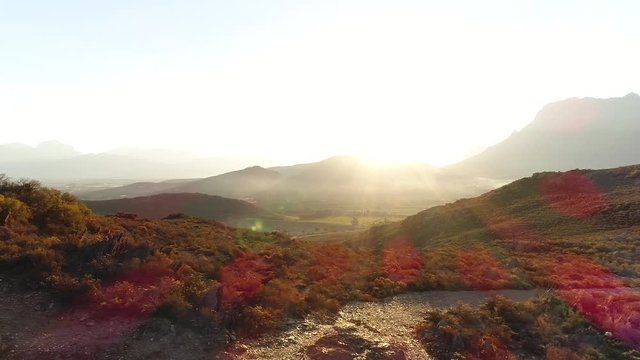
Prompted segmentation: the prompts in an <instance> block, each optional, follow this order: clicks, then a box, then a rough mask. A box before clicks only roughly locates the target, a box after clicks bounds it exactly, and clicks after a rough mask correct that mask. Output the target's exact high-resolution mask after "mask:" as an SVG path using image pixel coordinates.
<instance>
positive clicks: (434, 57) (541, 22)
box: [0, 0, 640, 165]
mask: <svg viewBox="0 0 640 360" xmlns="http://www.w3.org/2000/svg"><path fill="white" fill-rule="evenodd" d="M639 20H640V2H638V1H611V0H609V1H592V0H581V1H558V0H556V1H514V0H510V1H482V2H480V1H475V0H469V1H442V2H436V1H424V0H422V1H408V0H393V1H376V0H339V1H333V0H322V1H302V0H299V1H293V0H288V1H284V0H282V1H279V0H273V1H267V0H256V1H242V0H239V1H215V0H210V1H204V0H203V1H195V0H109V1H104V0H101V1H97V0H75V1H74V0H56V1H50V0H40V1H36V0H0V124H2V128H3V129H2V131H1V132H0V143H12V142H22V143H26V144H31V145H35V144H37V143H39V142H41V141H47V140H53V139H55V140H58V141H61V142H64V143H68V144H71V145H73V146H74V147H76V148H77V149H79V150H80V151H83V152H101V151H106V150H109V149H111V148H115V147H141V148H170V149H179V150H186V151H190V152H193V153H195V154H198V155H201V156H230V155H234V156H255V157H259V158H261V159H264V158H268V159H271V160H272V161H273V163H272V164H269V165H275V164H283V165H284V164H288V163H296V162H306V161H315V160H320V159H322V158H326V157H330V156H333V155H337V154H357V155H364V156H371V157H375V158H379V159H384V160H397V161H424V162H428V163H432V164H436V165H444V164H447V163H452V162H456V161H458V160H461V159H462V158H464V157H465V156H468V155H470V154H473V153H475V152H477V151H478V150H479V149H482V148H484V147H487V146H490V145H492V144H495V143H497V142H499V141H501V140H503V139H504V138H506V137H508V136H509V135H510V134H511V133H512V132H513V131H517V130H519V129H521V128H522V127H524V126H525V125H526V124H527V123H529V122H531V121H532V120H533V119H534V117H535V115H536V113H537V111H538V110H539V109H540V108H541V107H542V106H543V105H545V104H547V103H549V102H553V101H558V100H562V99H565V98H569V97H585V96H589V97H605V98H606V97H618V96H624V95H626V94H627V93H629V92H632V91H635V92H640V71H639V70H640V69H639V66H640V50H639V47H638V46H637V41H638V39H640V21H639Z"/></svg>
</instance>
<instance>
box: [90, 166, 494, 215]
mask: <svg viewBox="0 0 640 360" xmlns="http://www.w3.org/2000/svg"><path fill="white" fill-rule="evenodd" d="M495 186H496V185H495V184H494V183H493V182H492V181H488V180H480V179H471V178H469V177H466V176H456V175H450V174H448V173H445V172H442V171H440V170H438V169H436V168H434V167H432V166H429V165H425V164H383V165H380V164H373V163H370V162H368V161H365V160H363V159H361V158H358V157H351V156H337V157H333V158H329V159H326V160H324V161H320V162H315V163H308V164H300V165H294V166H283V167H274V168H269V169H266V168H262V167H257V166H255V167H250V168H246V169H244V170H239V171H233V172H229V173H225V174H222V175H218V176H213V177H208V178H204V179H197V180H190V181H178V182H161V183H135V184H131V185H127V186H122V187H116V188H110V189H105V190H99V191H93V192H88V193H84V194H79V196H80V197H81V198H83V199H87V200H98V199H114V198H123V197H136V196H147V195H153V194H159V193H204V194H211V195H219V196H224V197H231V198H238V199H244V200H250V201H253V202H255V203H256V204H258V205H259V206H261V207H264V208H267V209H272V210H277V211H290V210H300V209H307V210H308V209H329V208H342V207H344V208H351V209H352V208H359V209H362V208H367V209H373V208H388V207H394V208H396V207H411V206H413V207H416V208H421V207H424V206H430V205H433V204H438V203H442V202H443V201H447V200H452V199H455V198H458V197H461V196H467V195H470V194H475V193H478V192H483V191H485V190H488V189H491V188H493V187H495Z"/></svg>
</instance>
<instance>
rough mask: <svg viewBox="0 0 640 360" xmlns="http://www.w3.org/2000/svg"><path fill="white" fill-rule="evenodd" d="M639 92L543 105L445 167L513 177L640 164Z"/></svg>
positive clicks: (507, 177)
mask: <svg viewBox="0 0 640 360" xmlns="http://www.w3.org/2000/svg"><path fill="white" fill-rule="evenodd" d="M639 139H640V96H638V95H637V94H635V93H630V94H628V95H627V96H624V97H622V98H611V99H594V98H582V99H578V98H572V99H568V100H564V101H559V102H555V103H552V104H549V105H547V106H545V107H544V108H542V110H540V112H539V113H538V115H537V116H536V118H535V120H534V121H533V122H532V123H530V124H529V125H528V126H526V127H525V128H524V129H522V131H519V132H515V133H513V134H512V135H511V136H510V137H509V138H507V139H506V140H504V141H502V142H501V143H499V144H497V145H495V146H492V147H490V148H488V149H486V150H485V151H484V152H482V153H480V154H478V155H476V156H473V157H471V158H468V159H466V160H464V161H462V162H460V163H458V164H455V165H452V166H449V167H447V168H446V169H447V170H449V171H453V172H456V173H458V174H466V175H469V176H484V177H490V178H502V179H516V178H520V177H523V176H529V175H531V174H532V173H534V172H538V171H562V170H571V169H575V168H582V169H593V168H611V167H616V166H623V165H631V164H636V163H640V140H639Z"/></svg>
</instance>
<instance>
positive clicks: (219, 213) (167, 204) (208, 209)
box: [84, 193, 282, 225]
mask: <svg viewBox="0 0 640 360" xmlns="http://www.w3.org/2000/svg"><path fill="white" fill-rule="evenodd" d="M84 203H85V205H87V207H89V208H90V209H91V210H92V211H93V212H94V213H96V214H100V215H113V214H117V213H129V214H135V215H138V216H140V217H143V218H147V219H163V218H165V217H167V216H168V215H172V214H179V213H180V214H185V215H190V216H196V217H199V218H203V219H208V220H216V221H219V222H221V223H224V224H229V225H233V224H235V223H237V222H238V221H240V220H243V219H246V218H260V219H281V218H282V217H281V216H279V215H276V214H274V213H271V212H269V211H266V210H264V209H260V208H258V207H257V206H255V205H252V204H250V203H248V202H246V201H242V200H236V199H229V198H224V197H221V196H212V195H204V194H198V193H182V194H160V195H152V196H146V197H136V198H128V199H114V200H103V201H85V202H84Z"/></svg>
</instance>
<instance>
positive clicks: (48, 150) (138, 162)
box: [0, 141, 255, 183]
mask: <svg viewBox="0 0 640 360" xmlns="http://www.w3.org/2000/svg"><path fill="white" fill-rule="evenodd" d="M254 161H255V159H253V160H252V159H248V158H242V157H217V158H201V157H197V156H195V155H191V154H189V153H185V152H177V151H171V150H165V149H156V150H143V149H134V148H128V149H115V150H111V151H107V152H103V153H98V154H83V153H80V152H78V151H76V150H75V149H73V147H71V146H69V145H65V144H62V143H59V142H56V141H49V142H44V143H41V144H39V145H38V146H36V147H32V146H28V145H24V144H5V145H0V174H6V175H7V176H10V177H13V178H31V179H37V180H40V181H44V182H47V183H53V182H56V183H57V182H60V180H73V181H77V180H84V181H87V180H94V179H134V180H158V179H171V178H173V177H175V176H176V174H180V176H182V177H185V178H198V177H203V176H209V175H211V174H220V173H223V172H226V171H229V170H232V169H237V168H238V167H241V166H247V165H249V164H252V163H254Z"/></svg>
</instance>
